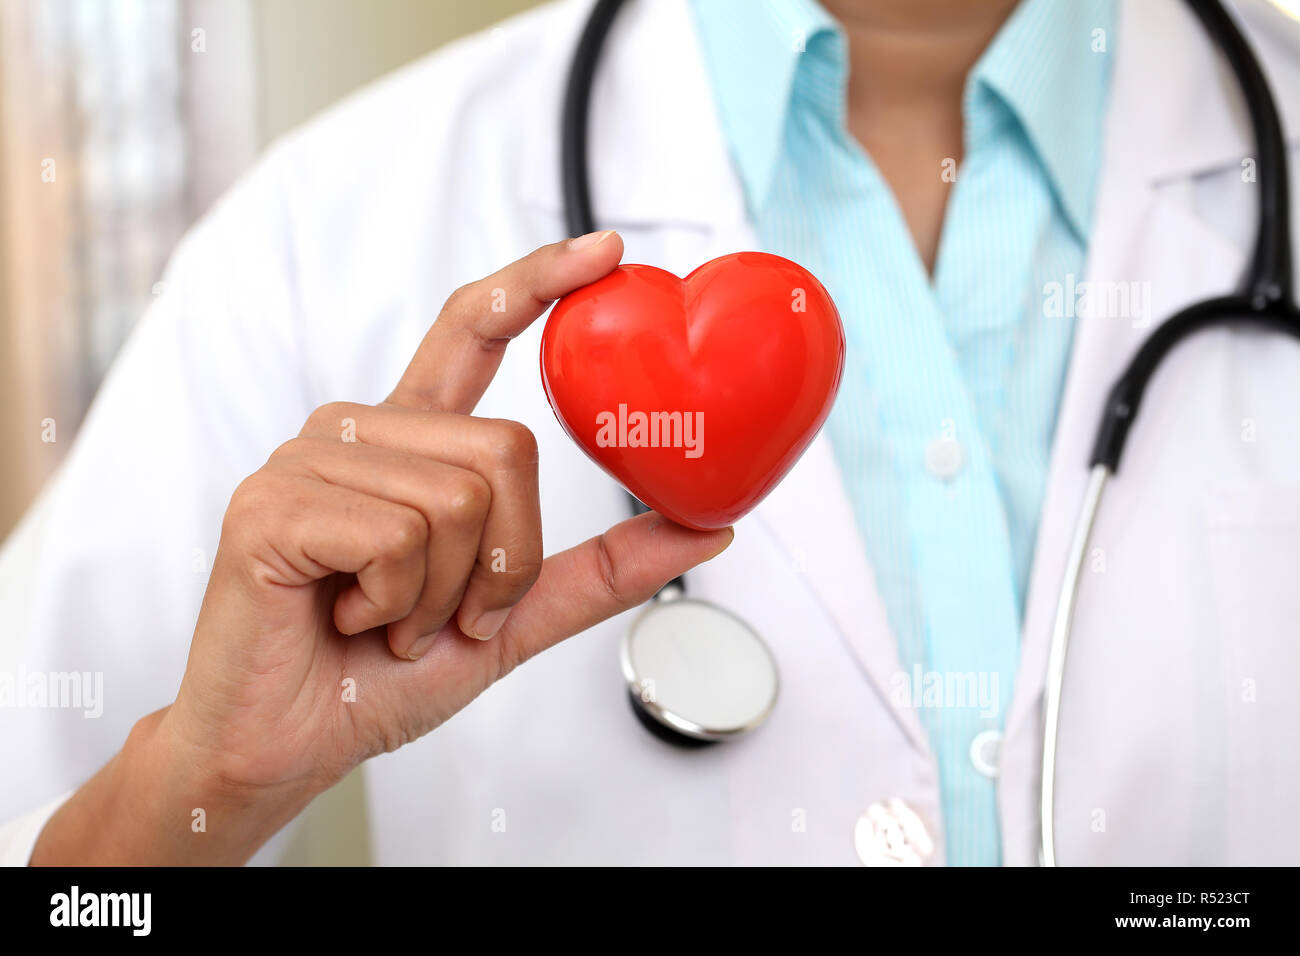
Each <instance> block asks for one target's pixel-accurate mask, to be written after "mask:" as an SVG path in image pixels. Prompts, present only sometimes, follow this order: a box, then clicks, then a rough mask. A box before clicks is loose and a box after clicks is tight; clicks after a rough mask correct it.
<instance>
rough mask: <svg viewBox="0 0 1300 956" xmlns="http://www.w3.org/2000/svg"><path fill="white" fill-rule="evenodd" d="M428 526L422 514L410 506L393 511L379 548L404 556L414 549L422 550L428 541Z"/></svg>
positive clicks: (395, 555) (397, 555) (396, 555)
mask: <svg viewBox="0 0 1300 956" xmlns="http://www.w3.org/2000/svg"><path fill="white" fill-rule="evenodd" d="M428 538H429V526H428V524H427V523H426V522H425V520H424V516H423V515H421V514H420V513H419V512H417V511H414V510H412V509H410V508H402V509H400V510H397V511H395V512H394V513H393V517H392V519H391V520H390V522H389V523H388V527H387V528H385V530H384V532H383V539H382V541H381V542H380V547H381V549H382V550H383V551H384V552H386V553H388V554H390V555H393V556H394V557H404V556H406V555H409V554H411V553H412V552H415V551H420V552H423V551H424V548H425V545H426V544H427V543H428Z"/></svg>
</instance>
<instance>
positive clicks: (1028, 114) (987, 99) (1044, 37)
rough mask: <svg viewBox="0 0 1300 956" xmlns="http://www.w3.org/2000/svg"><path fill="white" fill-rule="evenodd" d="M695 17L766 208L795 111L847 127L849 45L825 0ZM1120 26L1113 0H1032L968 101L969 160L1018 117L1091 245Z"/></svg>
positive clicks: (719, 95) (716, 9) (752, 194)
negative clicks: (1005, 120)
mask: <svg viewBox="0 0 1300 956" xmlns="http://www.w3.org/2000/svg"><path fill="white" fill-rule="evenodd" d="M692 7H693V10H694V15H695V22H696V26H697V32H698V34H699V41H700V45H701V48H702V52H703V54H704V60H705V63H706V65H707V68H708V72H709V79H710V82H711V84H712V87H713V93H714V98H715V101H716V103H717V107H718V118H719V122H720V123H721V126H722V132H723V134H724V136H725V137H726V140H727V143H728V144H729V145H730V147H731V153H732V160H733V162H734V163H735V165H736V169H737V172H738V174H739V176H740V179H741V183H742V185H743V186H744V189H745V194H746V198H747V200H748V202H749V205H750V208H751V209H752V210H758V209H761V208H762V206H763V204H764V201H765V200H766V198H767V194H768V190H769V188H770V186H771V183H772V176H773V173H774V171H775V168H776V164H777V162H778V160H779V158H780V150H781V142H782V136H783V132H784V128H785V122H786V119H787V117H788V115H789V112H790V110H791V108H792V105H793V106H794V107H795V108H798V109H808V110H812V111H814V112H817V113H820V114H821V115H822V116H823V118H825V119H829V120H831V121H833V122H835V123H837V124H840V125H842V124H843V123H844V87H845V79H846V77H847V69H848V64H847V54H846V45H845V41H844V35H843V32H842V31H841V29H840V27H839V25H838V24H837V23H836V22H835V20H834V19H833V18H832V17H831V16H830V14H828V13H827V12H826V11H825V10H824V9H823V8H822V7H821V6H820V5H819V4H818V3H816V2H815V0H693V2H692ZM1113 23H1114V0H1070V2H1061V0H1022V2H1021V3H1020V5H1019V6H1018V7H1017V8H1016V9H1015V10H1014V11H1013V12H1012V14H1011V16H1010V17H1009V18H1008V19H1007V22H1006V23H1005V24H1003V26H1002V29H1001V30H1000V31H999V32H998V34H997V36H995V37H994V39H993V42H992V43H991V44H990V45H989V47H988V49H986V50H985V51H984V53H983V54H982V55H981V57H980V59H979V61H978V62H977V63H976V64H975V67H974V69H973V70H972V71H971V75H970V78H969V79H968V81H967V84H966V92H965V97H964V115H965V121H966V145H967V151H968V152H969V151H971V150H973V149H974V148H977V147H978V145H979V144H980V142H981V139H982V137H983V136H986V135H988V134H989V133H990V132H991V131H992V130H993V129H995V128H996V127H997V124H998V121H999V117H1004V116H1006V115H1008V113H1009V115H1010V116H1012V117H1014V118H1015V120H1016V121H1017V122H1018V123H1019V124H1020V127H1021V128H1022V129H1023V130H1024V132H1025V135H1026V136H1027V137H1028V139H1029V142H1030V145H1031V147H1032V148H1033V150H1034V152H1035V154H1036V155H1037V157H1038V159H1039V161H1040V162H1041V163H1042V164H1043V166H1044V168H1045V169H1046V171H1047V174H1048V177H1049V179H1050V180H1051V183H1052V187H1053V189H1054V191H1055V193H1056V196H1057V198H1058V201H1059V202H1060V204H1061V206H1062V208H1063V209H1064V210H1065V213H1066V215H1067V217H1068V218H1069V220H1070V223H1071V225H1072V227H1073V228H1074V229H1075V230H1076V231H1077V232H1078V233H1079V235H1080V236H1082V237H1085V238H1086V237H1087V235H1088V230H1089V225H1090V223H1091V218H1092V216H1091V213H1092V203H1093V196H1094V192H1095V187H1096V167H1097V163H1096V161H1095V160H1096V157H1097V155H1098V153H1099V149H1100V147H1099V143H1100V141H1101V135H1102V131H1103V124H1104V121H1105V97H1106V92H1107V88H1108V85H1109V84H1108V78H1109V61H1110V55H1109V53H1108V52H1107V51H1108V50H1109V49H1110V45H1111V43H1112V42H1113V37H1112V33H1113V29H1112V27H1113ZM1098 47H1100V49H1098ZM796 90H797V91H798V93H799V95H798V96H797V97H796V96H794V95H793V94H794V92H795V91H796ZM805 94H806V95H805Z"/></svg>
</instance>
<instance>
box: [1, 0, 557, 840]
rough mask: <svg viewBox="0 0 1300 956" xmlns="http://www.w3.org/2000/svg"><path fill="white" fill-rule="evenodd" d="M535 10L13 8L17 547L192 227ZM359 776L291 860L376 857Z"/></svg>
mask: <svg viewBox="0 0 1300 956" xmlns="http://www.w3.org/2000/svg"><path fill="white" fill-rule="evenodd" d="M536 2H537V0H472V2H471V0H0V540H3V538H4V537H6V536H7V535H8V533H9V531H10V530H11V529H12V527H13V526H14V524H15V523H16V522H17V521H18V519H19V518H20V517H21V515H22V513H23V512H24V511H25V510H26V508H27V506H28V504H29V503H30V502H31V501H32V500H33V498H34V497H35V496H36V495H37V494H38V493H39V491H40V489H41V487H42V485H43V484H44V483H45V481H46V479H47V478H48V477H49V475H50V474H51V473H52V472H53V471H54V469H55V468H56V467H57V466H58V463H59V461H60V459H61V457H62V456H63V455H64V454H65V453H66V451H67V449H68V448H69V447H70V445H71V443H72V440H73V438H74V437H75V436H76V432H77V426H78V425H79V424H80V422H81V419H82V416H83V415H84V414H85V411H86V408H87V406H88V405H89V403H90V400H91V398H92V397H93V396H94V393H95V390H96V388H97V387H98V386H99V383H100V381H101V379H102V377H103V375H104V372H105V370H106V369H107V368H108V366H109V364H110V363H111V362H112V360H113V356H114V355H115V354H116V353H117V350H118V349H119V348H120V346H121V344H122V342H123V341H124V339H125V338H126V336H127V335H128V334H129V333H130V331H131V328H132V326H133V325H134V324H135V322H136V320H137V319H139V317H140V315H141V314H142V313H143V312H144V310H145V309H146V308H147V307H148V305H149V302H150V300H151V298H152V297H153V295H154V291H155V287H156V286H157V283H158V280H159V277H160V276H161V275H162V271H163V266H164V265H165V263H166V261H167V257H168V256H169V255H170V254H171V250H172V248H173V246H174V245H175V244H176V241H177V240H178V239H179V238H180V236H181V235H182V234H183V233H184V232H185V230H186V229H187V228H188V226H189V225H190V223H192V222H193V221H194V220H195V218H197V217H198V216H200V215H201V214H202V213H203V211H204V210H205V209H207V207H208V206H209V205H210V204H211V202H212V201H213V199H214V198H215V197H217V196H218V195H220V194H221V192H222V191H223V190H224V189H225V188H226V187H227V186H228V185H229V184H230V183H231V182H232V181H233V180H234V179H235V178H236V177H237V176H239V174H240V173H241V172H242V171H243V170H244V169H245V168H247V167H248V165H249V164H250V163H251V162H253V160H254V159H255V158H256V157H257V155H258V154H259V153H260V152H261V151H262V149H263V148H264V147H265V146H266V145H267V144H268V143H269V142H270V141H271V140H273V139H275V138H276V137H277V136H279V135H280V134H282V133H284V132H286V131H287V130H289V129H290V128H292V127H294V126H296V125H297V124H299V123H300V122H302V121H303V120H305V119H307V118H308V117H310V116H311V115H312V114H313V113H315V112H317V111H319V110H320V109H322V108H324V107H326V106H328V105H329V104H330V103H332V102H333V101H335V100H337V99H338V98H339V97H341V96H344V95H346V94H347V93H349V92H351V91H352V90H354V89H356V88H357V87H359V86H361V85H363V84H365V83H367V82H368V81H370V80H372V79H374V78H376V77H378V76H380V75H382V74H384V73H386V72H388V71H390V70H392V69H394V68H396V67H398V66H401V65H402V64H404V63H406V62H408V61H410V60H412V59H415V58H417V57H419V56H422V55H424V54H426V53H428V52H430V51H431V50H434V49H436V48H437V47H439V46H441V45H442V44H444V43H446V42H448V41H450V40H453V39H455V38H456V37H459V36H462V35H464V34H466V33H470V32H473V31H475V30H479V29H483V28H485V27H488V26H490V25H491V24H493V23H495V22H496V21H498V20H501V19H504V18H505V17H507V16H509V15H511V14H513V13H516V12H518V11H520V10H523V9H525V8H527V7H530V6H533V5H534V4H535V3H536ZM364 812H365V810H364V798H363V794H362V789H361V787H360V784H359V777H358V776H357V775H355V774H354V775H353V777H351V778H349V779H348V780H347V781H345V782H344V784H342V785H340V786H339V787H337V788H335V789H334V790H333V791H331V792H330V793H328V794H326V795H325V796H323V797H321V798H320V799H319V800H318V801H317V802H316V803H315V804H313V806H312V808H311V809H310V810H309V811H308V813H307V817H306V823H305V826H304V827H303V828H302V829H301V831H300V832H299V833H298V835H297V837H296V838H295V840H294V842H293V845H292V846H291V847H290V849H289V852H288V856H287V857H286V858H285V860H284V862H286V863H305V864H317V863H319V864H327V863H365V862H367V861H368V848H367V843H366V834H365V827H364Z"/></svg>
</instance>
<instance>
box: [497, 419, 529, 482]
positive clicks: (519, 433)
mask: <svg viewBox="0 0 1300 956" xmlns="http://www.w3.org/2000/svg"><path fill="white" fill-rule="evenodd" d="M488 435H489V437H488V447H487V454H488V456H489V457H490V459H491V461H492V464H493V465H495V466H496V467H498V468H504V469H509V470H514V469H518V468H525V467H529V466H532V465H536V464H537V438H536V436H535V435H533V433H532V431H531V430H530V429H529V428H528V426H527V425H523V424H521V423H520V422H515V421H510V420H509V419H494V420H493V421H492V423H491V427H490V430H489V432H488Z"/></svg>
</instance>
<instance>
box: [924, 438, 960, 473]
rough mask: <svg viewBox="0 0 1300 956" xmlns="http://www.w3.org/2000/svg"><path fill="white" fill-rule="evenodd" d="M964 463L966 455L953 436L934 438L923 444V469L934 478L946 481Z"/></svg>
mask: <svg viewBox="0 0 1300 956" xmlns="http://www.w3.org/2000/svg"><path fill="white" fill-rule="evenodd" d="M965 464H966V455H965V454H964V453H963V452H962V447H961V442H959V441H957V439H955V438H934V439H931V441H930V442H929V444H927V445H926V446H925V470H926V471H928V472H929V473H930V474H931V475H933V476H934V477H935V478H939V479H941V480H943V481H948V480H950V479H952V478H953V477H955V476H956V475H957V473H958V472H959V471H961V469H962V466H963V465H965Z"/></svg>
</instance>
